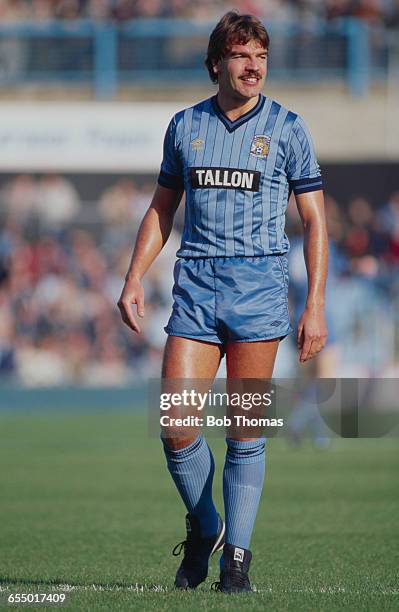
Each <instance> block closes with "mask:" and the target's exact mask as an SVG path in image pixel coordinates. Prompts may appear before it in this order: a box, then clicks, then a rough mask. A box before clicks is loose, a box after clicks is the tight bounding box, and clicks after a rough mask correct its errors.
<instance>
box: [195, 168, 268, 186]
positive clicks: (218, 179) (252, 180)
mask: <svg viewBox="0 0 399 612" xmlns="http://www.w3.org/2000/svg"><path fill="white" fill-rule="evenodd" d="M190 179H191V187H192V188H193V189H212V188H213V189H217V188H220V187H221V188H224V189H244V190H245V191H259V182H260V172H257V171H254V170H240V169H239V168H206V167H201V168H190Z"/></svg>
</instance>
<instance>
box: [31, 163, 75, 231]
mask: <svg viewBox="0 0 399 612" xmlns="http://www.w3.org/2000/svg"><path fill="white" fill-rule="evenodd" d="M79 209H80V199H79V195H78V193H77V191H76V189H75V187H74V186H73V185H72V183H71V182H70V181H68V180H67V179H65V178H62V177H60V176H58V175H56V174H48V175H47V176H44V177H42V178H41V180H40V182H39V185H38V203H37V208H36V210H37V214H38V216H39V217H40V220H41V221H42V222H43V225H44V226H45V227H47V228H48V229H52V230H59V229H61V228H62V226H63V225H64V224H65V223H68V222H69V221H72V219H73V218H74V217H75V216H76V215H77V214H78V212H79Z"/></svg>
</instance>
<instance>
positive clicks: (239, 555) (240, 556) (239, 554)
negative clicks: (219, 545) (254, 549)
mask: <svg viewBox="0 0 399 612" xmlns="http://www.w3.org/2000/svg"><path fill="white" fill-rule="evenodd" d="M234 561H241V562H242V561H244V551H243V549H242V548H235V549H234Z"/></svg>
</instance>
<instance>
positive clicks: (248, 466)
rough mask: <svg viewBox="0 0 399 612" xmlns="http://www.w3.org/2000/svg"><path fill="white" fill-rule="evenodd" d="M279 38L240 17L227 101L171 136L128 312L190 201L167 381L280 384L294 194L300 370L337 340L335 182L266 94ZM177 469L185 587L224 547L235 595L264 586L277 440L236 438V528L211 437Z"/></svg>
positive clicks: (133, 273) (229, 56)
mask: <svg viewBox="0 0 399 612" xmlns="http://www.w3.org/2000/svg"><path fill="white" fill-rule="evenodd" d="M268 51H269V36H268V33H267V31H266V29H265V28H264V26H263V24H262V23H261V22H260V21H259V20H258V19H257V18H255V17H253V16H251V15H241V14H239V13H237V12H234V11H232V12H228V13H227V14H226V15H224V17H222V19H221V20H220V21H219V23H218V24H217V25H216V27H215V29H214V30H213V32H212V33H211V36H210V39H209V46H208V51H207V57H206V62H205V63H206V67H207V69H208V72H209V76H210V78H211V80H212V82H213V83H215V84H217V88H218V90H217V94H216V95H214V96H212V97H211V98H209V99H207V100H204V101H202V102H199V103H198V104H196V105H194V106H192V107H191V108H187V109H185V110H182V111H180V112H178V113H177V114H176V115H175V116H174V117H173V118H172V120H171V121H170V124H169V126H168V128H167V131H166V135H165V140H164V151H163V161H162V165H161V169H160V174H159V178H158V185H157V188H156V191H155V194H154V196H153V199H152V202H151V205H150V207H149V209H148V211H147V213H146V215H145V217H144V219H143V222H142V224H141V226H140V230H139V233H138V236H137V240H136V245H135V248H134V252H133V256H132V260H131V263H130V266H129V270H128V273H127V275H126V283H125V285H124V288H123V291H122V294H121V297H120V300H119V302H118V307H119V309H120V312H121V316H122V319H123V321H124V322H125V323H126V324H127V325H128V326H129V327H130V328H131V329H132V330H133V331H134V332H137V333H139V332H140V329H139V325H138V323H137V321H136V318H135V316H134V315H133V312H132V304H135V305H136V307H137V314H138V316H139V317H143V316H144V291H143V287H142V284H141V281H142V278H143V276H144V274H145V273H146V271H147V270H148V268H149V267H150V265H151V264H152V262H153V261H154V259H155V258H156V257H157V255H158V254H159V252H160V251H161V249H162V247H163V246H164V244H165V243H166V241H167V240H168V237H169V234H170V231H171V228H172V224H173V218H174V215H175V212H176V209H177V207H178V205H179V202H180V200H181V198H182V195H183V192H184V193H185V198H186V205H185V222H184V230H183V235H182V240H181V246H180V248H179V250H178V252H177V262H176V264H175V269H174V279H175V284H174V289H173V297H174V304H173V310H172V314H171V317H170V319H169V322H168V325H167V327H166V328H165V331H166V332H167V334H168V338H167V342H166V346H165V351H164V359H163V367H162V378H163V380H169V379H210V380H213V379H214V377H215V376H216V373H217V370H218V367H219V364H220V361H221V358H222V357H223V356H225V357H226V370H227V378H228V379H229V380H234V379H245V378H257V379H268V378H271V377H272V373H273V366H274V362H275V358H276V353H277V350H278V346H279V343H280V341H281V340H282V339H283V338H284V337H285V336H286V335H287V334H289V333H290V332H291V331H292V328H291V326H290V321H289V314H288V307H287V292H288V267H287V259H286V253H287V251H288V249H289V242H288V239H287V236H286V234H285V231H284V226H285V211H286V208H287V204H288V198H289V195H290V193H291V192H294V195H295V198H296V204H297V207H298V210H299V213H300V217H301V220H302V223H303V229H304V254H305V261H306V267H307V275H308V293H307V299H306V305H305V308H304V312H303V314H302V316H301V318H300V321H299V324H298V330H297V342H298V349H299V360H300V362H306V361H308V360H309V359H311V358H312V357H314V356H315V355H316V354H317V353H319V352H320V351H321V350H322V349H323V347H324V345H325V343H326V338H327V329H326V323H325V317H324V293H325V283H326V275H327V249H328V247H327V232H326V223H325V214H324V201H323V186H322V179H321V175H320V169H319V166H318V163H317V160H316V156H315V152H314V148H313V144H312V140H311V137H310V134H309V131H308V129H307V127H306V125H305V123H304V121H303V119H302V118H301V117H300V116H299V115H297V114H296V113H295V112H292V111H290V110H287V109H286V108H284V107H283V106H281V105H280V104H279V103H278V102H276V101H275V100H273V99H271V98H269V97H268V96H265V95H263V93H262V90H263V87H264V83H265V79H266V74H267V59H268ZM162 442H163V446H164V451H165V455H166V460H167V466H168V469H169V472H170V474H171V476H172V478H173V481H174V483H175V485H176V488H177V491H178V493H179V494H180V496H181V498H182V500H183V502H184V505H185V507H186V509H187V516H186V527H187V537H186V540H185V541H184V542H182V543H181V545H178V546H177V547H176V550H175V551H174V552H175V554H178V553H179V552H180V551H181V550H183V551H184V558H183V561H182V563H181V564H180V567H179V568H178V570H177V574H176V578H175V586H176V588H181V589H187V588H195V587H197V586H198V585H199V584H200V583H202V582H203V581H204V580H205V579H206V577H207V574H208V563H209V558H210V556H211V555H212V554H213V553H214V552H215V551H216V550H219V549H222V548H223V553H222V556H221V560H220V581H219V582H218V583H216V589H217V590H219V591H221V592H223V593H240V592H249V591H251V583H250V579H249V575H248V573H249V567H250V563H251V558H252V554H251V552H250V541H251V535H252V531H253V527H254V522H255V518H256V514H257V510H258V505H259V500H260V496H261V492H262V487H263V481H264V473H265V438H264V437H256V438H248V437H244V436H234V437H227V439H226V444H227V452H226V460H225V465H224V471H223V498H224V514H225V519H224V521H223V520H222V518H221V516H220V515H219V513H218V511H217V509H216V508H215V505H214V502H213V498H212V480H213V474H214V459H213V456H212V452H211V450H210V448H209V446H208V444H207V442H206V441H205V439H204V437H203V435H202V433H201V432H200V431H197V432H196V433H195V434H191V435H189V433H188V432H187V433H186V434H184V433H182V435H180V436H170V437H168V436H167V435H166V436H165V435H164V434H163V437H162Z"/></svg>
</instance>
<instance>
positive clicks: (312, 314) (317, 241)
mask: <svg viewBox="0 0 399 612" xmlns="http://www.w3.org/2000/svg"><path fill="white" fill-rule="evenodd" d="M296 203H297V207H298V211H299V214H300V216H301V220H302V224H303V229H304V255H305V263H306V269H307V274H308V296H307V300H306V305H305V310H304V312H303V314H302V316H301V318H300V320H299V324H298V333H297V343H298V348H299V350H300V355H299V360H300V361H301V362H304V361H307V360H308V359H311V358H312V357H314V356H315V355H316V354H317V353H319V352H320V351H321V350H322V349H323V347H324V346H325V344H326V340H327V326H326V322H325V318H324V303H325V287H326V280H327V269H328V236H327V228H326V218H325V212H324V197H323V192H322V191H311V192H309V193H303V194H301V195H298V196H296Z"/></svg>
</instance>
